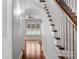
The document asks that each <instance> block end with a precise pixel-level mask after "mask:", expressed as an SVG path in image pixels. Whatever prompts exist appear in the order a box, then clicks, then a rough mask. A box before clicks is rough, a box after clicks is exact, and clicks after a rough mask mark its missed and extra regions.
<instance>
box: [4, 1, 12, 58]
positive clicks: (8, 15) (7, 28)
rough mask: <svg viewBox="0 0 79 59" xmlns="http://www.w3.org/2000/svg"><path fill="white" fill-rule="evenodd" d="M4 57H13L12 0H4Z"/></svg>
mask: <svg viewBox="0 0 79 59" xmlns="http://www.w3.org/2000/svg"><path fill="white" fill-rule="evenodd" d="M2 7H3V15H2V16H3V17H2V18H3V20H2V22H3V24H4V25H2V26H3V27H4V28H3V31H2V32H3V37H2V49H3V50H2V58H3V59H12V0H3V5H2Z"/></svg>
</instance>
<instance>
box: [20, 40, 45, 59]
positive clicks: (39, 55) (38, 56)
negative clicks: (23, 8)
mask: <svg viewBox="0 0 79 59" xmlns="http://www.w3.org/2000/svg"><path fill="white" fill-rule="evenodd" d="M21 59H45V56H44V54H43V50H42V46H41V43H40V42H39V41H26V42H25V49H24V50H23V55H22V58H21Z"/></svg>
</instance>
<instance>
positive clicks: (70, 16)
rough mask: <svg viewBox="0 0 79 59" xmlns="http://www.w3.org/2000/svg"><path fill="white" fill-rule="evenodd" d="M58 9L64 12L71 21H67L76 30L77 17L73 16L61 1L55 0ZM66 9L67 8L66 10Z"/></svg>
mask: <svg viewBox="0 0 79 59" xmlns="http://www.w3.org/2000/svg"><path fill="white" fill-rule="evenodd" d="M55 1H56V2H57V4H58V5H59V6H60V8H61V9H62V10H63V11H64V12H65V14H66V15H67V16H68V17H69V18H70V19H71V20H69V21H70V22H71V23H72V24H73V26H74V27H75V28H76V29H77V16H75V15H74V14H73V13H72V11H70V10H69V8H68V7H67V6H66V4H65V3H64V2H63V1H61V0H55ZM66 7H67V8H66Z"/></svg>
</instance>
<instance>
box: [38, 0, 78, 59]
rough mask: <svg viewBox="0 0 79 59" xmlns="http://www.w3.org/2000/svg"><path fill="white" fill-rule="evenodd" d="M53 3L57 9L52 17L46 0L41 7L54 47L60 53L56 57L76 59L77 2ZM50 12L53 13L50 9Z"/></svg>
mask: <svg viewBox="0 0 79 59" xmlns="http://www.w3.org/2000/svg"><path fill="white" fill-rule="evenodd" d="M53 2H55V3H56V5H57V8H58V9H57V10H56V12H55V15H54V14H53V16H52V15H51V11H50V10H49V6H48V5H49V4H50V3H49V4H48V1H47V0H46V1H45V2H43V3H44V4H43V5H44V10H45V11H46V15H47V17H48V19H49V20H48V21H49V22H50V26H51V27H52V32H54V38H55V39H56V40H55V41H56V44H55V46H56V48H58V52H60V53H58V57H59V59H76V53H77V52H76V49H75V46H76V43H75V42H76V40H77V38H76V34H77V10H76V9H77V8H76V6H77V5H76V4H77V0H54V1H53ZM40 3H41V2H40ZM55 7H56V6H55ZM55 7H53V8H55ZM51 10H52V11H53V9H52V8H51ZM58 10H59V11H58ZM52 17H53V18H52ZM58 17H60V18H58Z"/></svg>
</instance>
